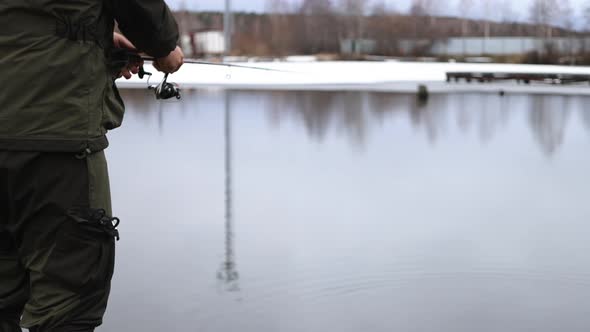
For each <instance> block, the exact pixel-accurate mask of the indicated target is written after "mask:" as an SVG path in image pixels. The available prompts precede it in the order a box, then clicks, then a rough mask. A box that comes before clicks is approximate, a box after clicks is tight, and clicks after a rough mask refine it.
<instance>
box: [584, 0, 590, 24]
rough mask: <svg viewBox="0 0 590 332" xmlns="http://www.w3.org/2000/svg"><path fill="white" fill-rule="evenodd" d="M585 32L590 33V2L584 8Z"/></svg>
mask: <svg viewBox="0 0 590 332" xmlns="http://www.w3.org/2000/svg"><path fill="white" fill-rule="evenodd" d="M584 30H586V31H590V0H589V1H587V2H586V5H585V6H584Z"/></svg>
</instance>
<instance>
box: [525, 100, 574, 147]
mask: <svg viewBox="0 0 590 332" xmlns="http://www.w3.org/2000/svg"><path fill="white" fill-rule="evenodd" d="M532 98H533V100H532V103H531V109H530V110H529V121H530V125H531V129H532V131H533V134H534V136H535V138H536V139H537V141H538V142H539V144H540V145H541V147H542V149H543V151H544V152H545V153H546V154H547V155H549V156H551V155H553V154H555V152H556V151H557V149H559V147H560V146H561V145H562V144H563V138H564V136H565V129H566V125H567V120H568V119H569V115H570V113H571V112H570V106H571V105H570V102H571V100H570V98H569V97H557V96H552V97H549V96H534V97H532Z"/></svg>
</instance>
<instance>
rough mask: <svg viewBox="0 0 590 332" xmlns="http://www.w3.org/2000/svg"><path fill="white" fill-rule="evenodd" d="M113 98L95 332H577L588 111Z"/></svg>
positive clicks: (500, 101) (504, 101) (318, 99)
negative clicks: (109, 197)
mask: <svg viewBox="0 0 590 332" xmlns="http://www.w3.org/2000/svg"><path fill="white" fill-rule="evenodd" d="M124 95H125V98H126V100H127V105H128V108H129V112H128V113H127V116H126V123H125V126H124V128H122V129H120V130H117V131H116V132H113V133H112V135H111V136H110V138H111V143H112V145H111V148H110V149H109V150H108V155H109V158H110V168H111V177H112V190H113V198H114V208H115V211H116V214H117V215H118V216H119V217H120V218H121V219H122V220H123V222H122V225H121V233H122V240H121V242H119V247H118V262H117V272H116V276H115V279H114V285H113V293H112V300H111V304H110V307H109V312H108V316H107V320H106V322H105V325H104V327H103V328H102V330H101V331H105V332H110V331H112V332H115V331H143V332H151V331H154V332H155V331H158V332H159V331H167V332H168V331H206V332H326V331H328V332H330V331H339V332H348V331H350V332H357V331H369V332H382V331H383V332H385V331H388V332H389V331H401V332H406V331H408V332H422V331H424V332H441V331H444V332H473V331H478V332H487V331H489V332H497V331H502V332H507V331H518V332H520V331H535V332H545V331H546V332H555V331H568V332H572V331H580V332H582V331H583V332H587V331H589V330H590V241H589V240H588V239H589V234H590V225H589V223H588V222H589V221H590V203H589V197H590V180H589V174H590V153H589V151H590V110H587V107H588V105H590V99H588V98H585V97H560V96H526V95H515V96H507V97H504V98H501V97H499V96H497V95H492V94H451V95H434V96H431V99H430V101H429V102H428V103H427V104H420V103H418V102H417V101H416V100H415V98H414V96H411V95H395V94H372V93H331V92H246V91H234V92H229V93H225V92H223V91H193V92H186V93H185V98H184V100H183V101H182V102H171V103H156V102H155V101H154V100H153V97H152V95H150V94H149V92H147V91H143V90H142V91H139V90H137V91H126V92H125V93H124ZM228 138H229V140H228Z"/></svg>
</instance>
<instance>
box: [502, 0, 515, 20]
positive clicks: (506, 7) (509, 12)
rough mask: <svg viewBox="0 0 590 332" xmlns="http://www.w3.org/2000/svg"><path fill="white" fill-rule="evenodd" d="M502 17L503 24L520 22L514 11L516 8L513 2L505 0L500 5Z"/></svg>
mask: <svg viewBox="0 0 590 332" xmlns="http://www.w3.org/2000/svg"><path fill="white" fill-rule="evenodd" d="M500 15H501V21H502V22H503V23H513V22H516V21H517V20H518V19H517V17H516V12H515V11H514V8H513V7H512V1H511V0H503V1H502V2H501V3H500Z"/></svg>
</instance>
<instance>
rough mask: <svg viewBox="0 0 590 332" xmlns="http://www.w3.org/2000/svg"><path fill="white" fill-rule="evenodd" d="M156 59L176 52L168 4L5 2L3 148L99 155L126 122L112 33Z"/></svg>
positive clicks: (0, 38) (1, 7)
mask: <svg viewBox="0 0 590 332" xmlns="http://www.w3.org/2000/svg"><path fill="white" fill-rule="evenodd" d="M115 21H116V22H117V23H118V26H119V29H120V30H121V31H122V32H123V34H125V35H126V36H127V38H129V39H130V40H131V41H132V42H133V43H134V44H135V45H136V46H137V47H138V49H139V50H141V51H143V52H146V53H147V54H149V55H151V56H154V57H156V58H158V57H163V56H166V55H168V54H169V53H170V52H171V51H172V50H174V48H175V47H176V44H177V41H178V28H177V25H176V22H175V20H174V18H173V16H172V14H171V12H170V10H169V8H168V7H167V6H166V4H165V3H164V1H163V0H76V1H71V0H2V1H0V84H1V85H0V150H9V151H40V152H44V151H47V152H84V151H85V152H86V153H89V152H95V151H101V150H103V149H105V148H106V147H107V146H108V141H107V139H106V136H105V135H106V133H107V131H108V130H111V129H114V128H117V127H119V126H120V125H121V122H122V120H123V113H124V106H123V102H122V101H121V98H120V97H119V95H118V92H117V90H116V86H115V85H114V79H115V78H116V74H117V73H116V72H117V70H116V69H114V68H113V65H112V64H113V63H112V59H111V58H110V54H112V52H111V51H112V47H113V30H114V25H115Z"/></svg>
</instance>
